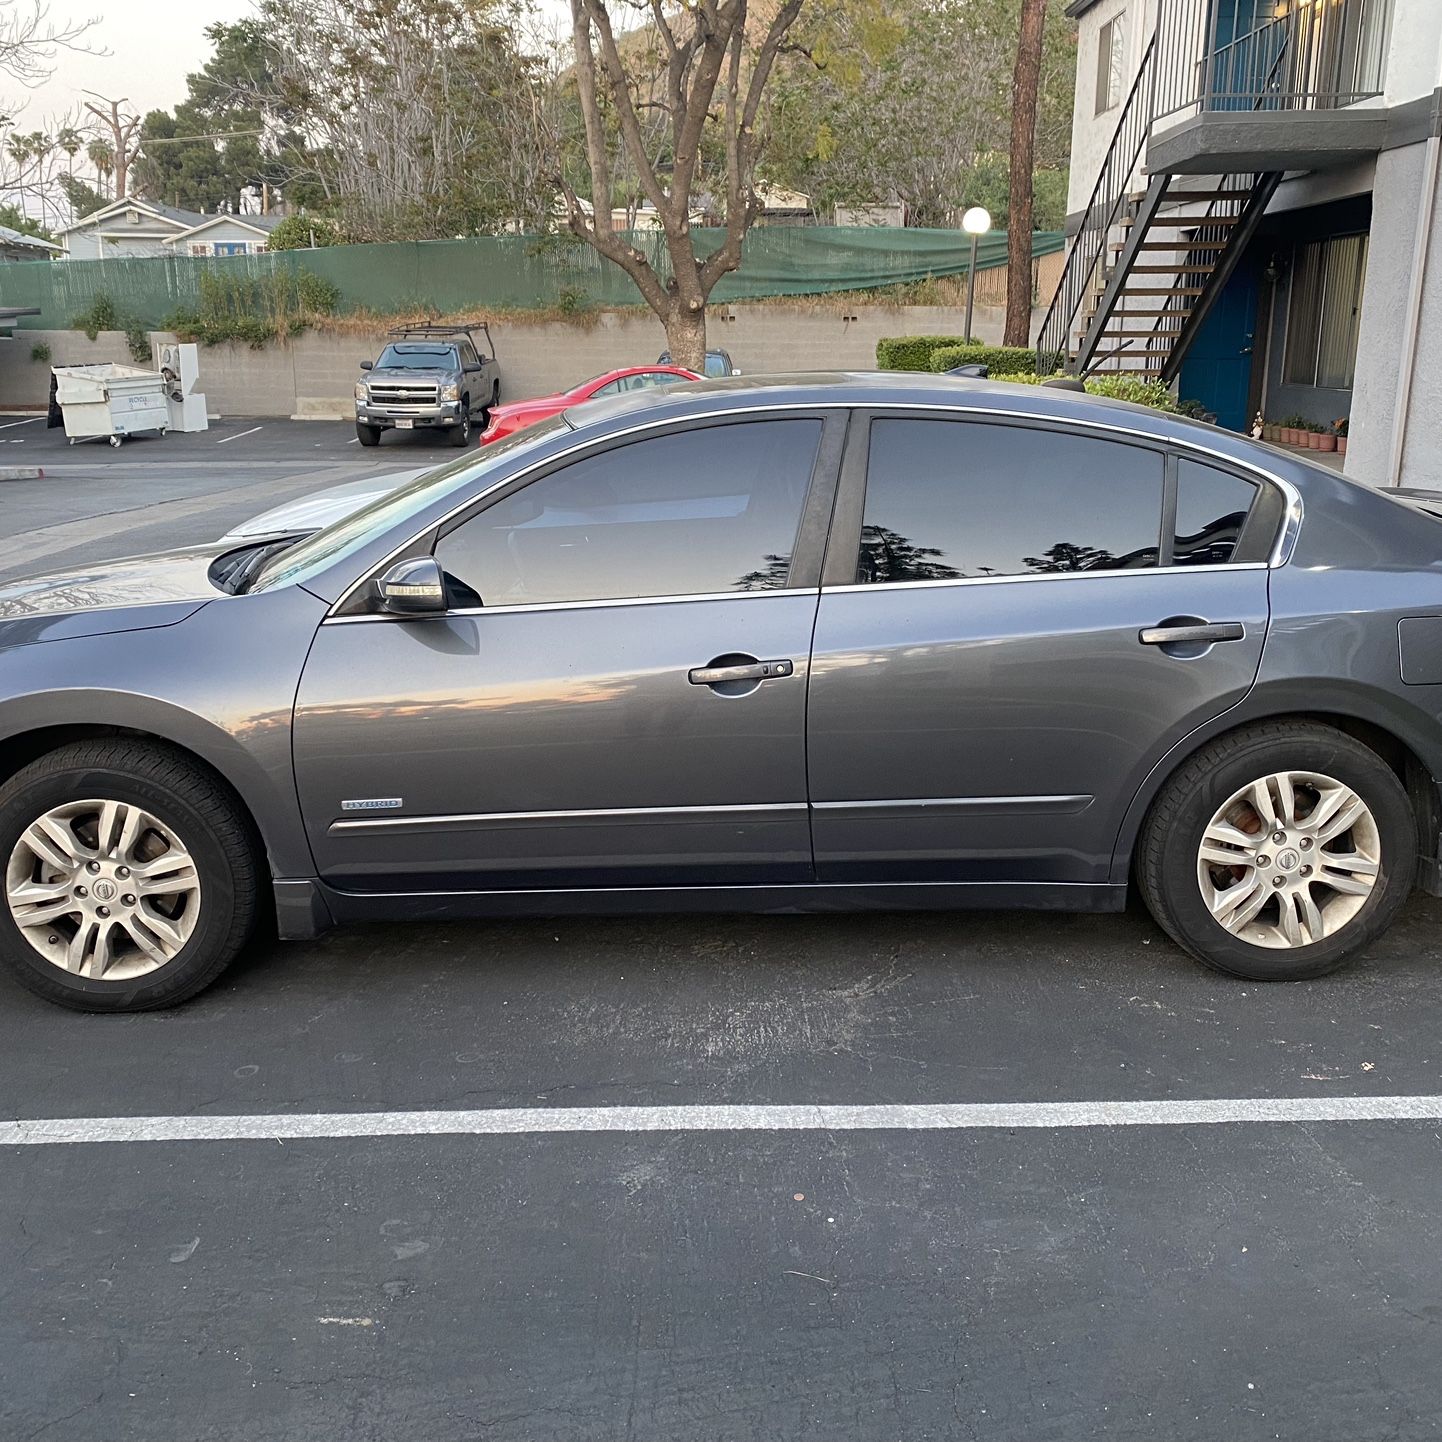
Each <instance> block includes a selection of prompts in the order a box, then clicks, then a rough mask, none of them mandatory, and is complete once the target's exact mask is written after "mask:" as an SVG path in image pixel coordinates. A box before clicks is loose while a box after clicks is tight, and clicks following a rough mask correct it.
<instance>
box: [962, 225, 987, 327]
mask: <svg viewBox="0 0 1442 1442" xmlns="http://www.w3.org/2000/svg"><path fill="white" fill-rule="evenodd" d="M961 228H962V229H963V230H964V231H965V232H966V233H967V234H968V235H969V236H970V237H971V264H970V265H969V266H968V267H967V271H966V328H965V330H964V331H963V332H962V334H963V335H964V337H965V338H966V340H967V342H968V343H970V341H971V312H972V310H973V308H974V307H975V305H976V243H977V241H978V240H980V239H981V237H982V236H983V235H985V234H986V233H987V231H989V230H990V229H991V216H990V214H989V213H988V212H987V211H986V210H985V209H984V208H983V207H982V206H980V205H973V206H972V207H971V209H970V210H968V211H967V212H966V214H965V215H963V216H962V217H961Z"/></svg>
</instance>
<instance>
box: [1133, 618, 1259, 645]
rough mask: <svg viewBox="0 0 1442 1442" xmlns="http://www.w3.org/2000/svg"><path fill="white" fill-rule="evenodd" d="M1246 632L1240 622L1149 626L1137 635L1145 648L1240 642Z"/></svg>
mask: <svg viewBox="0 0 1442 1442" xmlns="http://www.w3.org/2000/svg"><path fill="white" fill-rule="evenodd" d="M1245 635H1246V630H1245V629H1244V627H1243V626H1242V623H1241V622H1240V621H1211V622H1204V623H1202V624H1201V625H1196V626H1149V627H1147V629H1146V630H1144V631H1139V632H1138V633H1137V640H1138V641H1140V642H1141V643H1142V645H1143V646H1174V645H1180V644H1184V643H1185V642H1188V641H1207V642H1211V641H1240V640H1241V639H1242V637H1243V636H1245Z"/></svg>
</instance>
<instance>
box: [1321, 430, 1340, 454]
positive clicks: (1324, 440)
mask: <svg viewBox="0 0 1442 1442" xmlns="http://www.w3.org/2000/svg"><path fill="white" fill-rule="evenodd" d="M1317 449H1318V450H1319V451H1335V450H1336V449H1337V432H1336V431H1334V430H1333V429H1332V428H1331V426H1328V427H1326V429H1325V430H1323V429H1320V428H1319V429H1318V431H1317Z"/></svg>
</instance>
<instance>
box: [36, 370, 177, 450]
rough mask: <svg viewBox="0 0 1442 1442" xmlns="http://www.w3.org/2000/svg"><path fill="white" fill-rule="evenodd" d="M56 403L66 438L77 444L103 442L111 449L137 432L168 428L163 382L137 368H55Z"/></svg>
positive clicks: (156, 375)
mask: <svg viewBox="0 0 1442 1442" xmlns="http://www.w3.org/2000/svg"><path fill="white" fill-rule="evenodd" d="M54 374H55V399H56V401H57V402H58V403H59V406H60V410H61V414H62V415H63V416H64V417H65V434H66V436H67V438H68V439H69V441H70V444H71V445H74V444H75V442H76V441H79V440H88V439H93V438H96V437H99V436H104V437H106V438H107V439H108V440H109V442H110V444H111V445H112V446H118V445H119V444H120V442H121V441H122V440H123V439H124V438H125V437H126V436H130V435H134V434H135V433H136V432H138V431H159V432H160V434H161V435H164V434H165V432H166V431H167V430H168V429H169V428H170V411H169V408H168V407H167V406H166V403H165V377H164V376H163V375H161V374H160V372H159V371H146V370H141V369H140V368H139V367H138V366H127V365H116V364H115V363H113V362H106V363H104V364H102V365H89V366H56V367H54Z"/></svg>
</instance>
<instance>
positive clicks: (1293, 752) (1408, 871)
mask: <svg viewBox="0 0 1442 1442" xmlns="http://www.w3.org/2000/svg"><path fill="white" fill-rule="evenodd" d="M1281 771H1310V772H1316V773H1319V774H1321V775H1323V776H1328V777H1331V778H1333V779H1334V780H1336V781H1339V782H1341V783H1343V784H1344V785H1346V786H1349V787H1351V788H1352V790H1353V791H1354V792H1356V794H1357V795H1358V796H1359V797H1360V798H1361V800H1362V801H1364V802H1365V803H1366V805H1367V807H1368V808H1369V809H1370V811H1371V813H1372V817H1373V819H1374V821H1375V822H1376V826H1377V836H1378V838H1379V842H1380V845H1379V854H1380V863H1381V864H1380V869H1379V871H1378V874H1377V877H1376V880H1375V882H1374V883H1373V886H1372V890H1371V893H1370V895H1368V897H1367V899H1366V901H1365V902H1364V903H1363V905H1362V906H1361V908H1360V910H1359V911H1358V912H1357V914H1356V915H1355V916H1353V917H1352V918H1351V919H1350V920H1348V921H1345V922H1344V923H1343V924H1342V925H1341V927H1340V928H1339V929H1338V930H1337V931H1336V932H1335V933H1334V934H1333V935H1331V936H1324V937H1323V938H1322V940H1321V941H1318V942H1313V943H1310V944H1305V945H1301V946H1292V947H1288V948H1275V947H1267V946H1262V945H1254V944H1253V943H1252V942H1249V941H1246V940H1244V939H1243V938H1241V937H1239V936H1236V935H1234V934H1233V933H1232V932H1230V931H1228V930H1227V928H1226V927H1224V926H1223V925H1222V924H1221V923H1220V922H1219V921H1217V920H1216V919H1215V918H1214V917H1213V916H1212V914H1211V912H1210V910H1209V909H1208V907H1207V904H1206V902H1205V900H1204V899H1203V896H1202V891H1201V887H1200V886H1199V884H1198V878H1197V865H1198V848H1199V846H1200V844H1201V838H1202V834H1203V832H1204V831H1205V830H1206V828H1207V826H1208V824H1209V823H1210V821H1211V819H1212V817H1213V816H1214V815H1215V814H1216V813H1217V810H1218V809H1219V808H1220V807H1222V806H1223V805H1224V804H1225V803H1226V802H1227V800H1228V798H1229V797H1231V796H1233V795H1234V793H1236V792H1237V791H1239V790H1241V788H1243V787H1244V786H1247V785H1248V784H1249V783H1250V782H1252V781H1255V780H1258V779H1260V778H1261V777H1263V776H1268V775H1271V774H1273V773H1276V772H1281ZM1416 865H1417V825H1416V819H1415V817H1414V815H1413V811H1412V807H1411V803H1410V802H1409V801H1408V799H1407V792H1406V790H1405V789H1404V788H1403V786H1402V783H1401V782H1400V781H1399V780H1398V779H1397V776H1396V774H1395V773H1394V772H1393V771H1392V769H1391V767H1389V766H1388V765H1387V764H1386V763H1385V762H1384V761H1383V760H1382V759H1381V758H1380V757H1379V756H1378V755H1377V754H1376V752H1374V751H1371V750H1369V749H1368V748H1367V747H1366V746H1364V745H1362V744H1361V742H1359V741H1354V740H1353V739H1352V738H1351V737H1350V736H1347V735H1345V734H1344V733H1342V732H1341V731H1337V730H1334V729H1333V728H1332V727H1330V726H1324V725H1320V724H1317V723H1313V722H1302V721H1278V722H1269V723H1267V724H1264V725H1259V726H1253V727H1249V728H1247V729H1246V730H1244V731H1237V732H1233V733H1232V734H1230V735H1227V736H1223V737H1220V738H1219V739H1218V740H1216V741H1214V742H1212V743H1211V745H1209V746H1206V747H1204V748H1203V749H1202V750H1201V751H1199V752H1198V753H1197V754H1196V755H1195V756H1194V757H1192V759H1191V760H1190V761H1188V762H1187V763H1186V764H1185V765H1184V766H1183V767H1182V768H1181V770H1180V771H1178V772H1177V773H1176V775H1175V776H1173V777H1172V778H1171V780H1169V781H1168V782H1167V784H1166V786H1164V787H1163V788H1162V791H1161V794H1160V795H1159V796H1158V797H1157V799H1156V801H1155V802H1153V804H1152V807H1151V810H1150V812H1149V813H1148V815H1147V819H1146V822H1145V823H1144V825H1143V827H1142V834H1141V839H1140V842H1139V844H1138V849H1137V854H1136V866H1135V871H1136V877H1137V883H1138V886H1139V887H1140V890H1141V893H1142V897H1143V899H1144V900H1145V901H1146V904H1147V909H1148V910H1149V911H1150V912H1151V914H1152V916H1153V918H1155V920H1156V922H1157V924H1158V925H1159V926H1160V927H1161V928H1162V930H1163V931H1165V932H1166V933H1167V935H1168V936H1170V937H1171V938H1172V940H1173V941H1175V942H1176V943H1177V945H1178V946H1180V947H1181V948H1182V949H1183V950H1184V951H1186V952H1188V953H1189V954H1190V955H1191V956H1193V957H1195V958H1196V959H1197V960H1198V961H1200V962H1202V963H1203V964H1204V965H1206V966H1210V967H1212V968H1213V969H1215V970H1217V971H1221V972H1226V973H1227V974H1228V975H1229V976H1238V977H1245V978H1247V979H1248V980H1249V981H1301V980H1305V979H1307V978H1309V977H1314V976H1322V975H1324V974H1325V973H1326V972H1329V971H1334V970H1336V969H1337V968H1338V967H1339V966H1341V965H1343V964H1344V963H1345V962H1346V961H1347V960H1349V959H1350V958H1351V957H1352V956H1353V955H1355V954H1356V953H1357V952H1358V951H1360V950H1362V948H1364V947H1366V946H1368V945H1369V944H1370V943H1371V942H1373V941H1374V940H1376V938H1377V937H1378V936H1380V935H1381V934H1382V932H1384V931H1385V930H1386V929H1387V927H1388V926H1389V925H1391V923H1392V921H1393V919H1394V918H1395V917H1396V915H1397V912H1398V910H1399V908H1400V907H1401V906H1402V904H1403V902H1405V901H1406V899H1407V896H1408V893H1409V892H1410V891H1411V889H1412V883H1413V878H1414V874H1415V871H1416Z"/></svg>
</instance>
